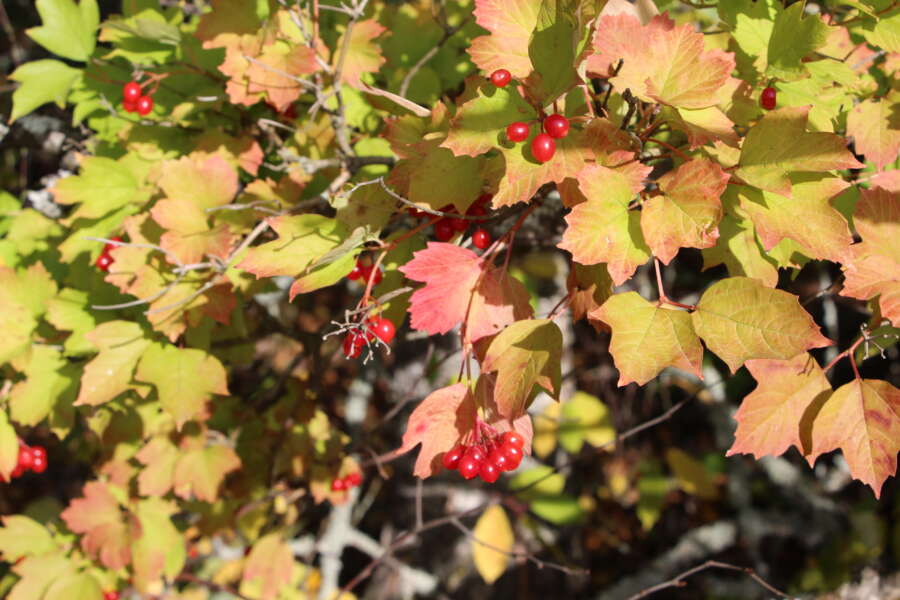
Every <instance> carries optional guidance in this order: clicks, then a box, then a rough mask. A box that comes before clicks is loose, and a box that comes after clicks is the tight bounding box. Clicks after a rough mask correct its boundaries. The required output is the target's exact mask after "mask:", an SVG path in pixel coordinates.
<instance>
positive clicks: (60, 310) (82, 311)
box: [46, 288, 109, 356]
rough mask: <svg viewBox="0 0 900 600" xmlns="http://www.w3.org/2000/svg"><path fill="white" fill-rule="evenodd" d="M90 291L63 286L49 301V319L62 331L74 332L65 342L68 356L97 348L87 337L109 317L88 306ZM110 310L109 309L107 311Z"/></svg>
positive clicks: (91, 351) (82, 353) (86, 352)
mask: <svg viewBox="0 0 900 600" xmlns="http://www.w3.org/2000/svg"><path fill="white" fill-rule="evenodd" d="M88 302H89V300H88V293H87V292H86V291H83V290H77V289H74V288H63V289H62V290H60V292H59V294H58V295H57V296H56V298H51V299H50V300H48V301H47V316H46V319H47V321H48V322H49V323H50V324H51V325H53V326H54V327H56V328H57V329H59V330H60V331H71V332H72V333H71V334H70V335H69V337H68V338H66V341H65V342H64V343H63V349H64V354H65V355H66V356H81V355H84V354H90V353H93V352H95V351H96V350H97V347H96V346H94V344H92V343H91V342H90V340H88V339H87V334H88V333H89V332H91V331H93V330H94V328H96V327H97V324H98V321H100V322H102V321H105V320H107V319H108V318H109V317H108V316H107V315H106V314H105V313H104V312H103V311H92V310H90V309H89V308H88ZM106 312H108V311H106Z"/></svg>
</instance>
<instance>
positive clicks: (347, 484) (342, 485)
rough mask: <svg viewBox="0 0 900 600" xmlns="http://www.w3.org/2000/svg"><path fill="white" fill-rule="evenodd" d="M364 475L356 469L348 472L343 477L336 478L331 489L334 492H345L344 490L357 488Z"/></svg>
mask: <svg viewBox="0 0 900 600" xmlns="http://www.w3.org/2000/svg"><path fill="white" fill-rule="evenodd" d="M362 481H363V477H362V473H360V472H359V471H354V472H352V473H348V474H347V475H344V476H343V477H340V478H338V479H334V480H333V481H332V482H331V491H332V492H343V491H344V490H350V489H352V488H355V487H356V486H358V485H360V484H362Z"/></svg>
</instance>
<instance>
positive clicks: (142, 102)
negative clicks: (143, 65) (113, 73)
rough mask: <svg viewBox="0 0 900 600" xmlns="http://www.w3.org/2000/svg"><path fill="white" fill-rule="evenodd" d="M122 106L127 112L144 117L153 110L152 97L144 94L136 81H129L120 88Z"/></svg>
mask: <svg viewBox="0 0 900 600" xmlns="http://www.w3.org/2000/svg"><path fill="white" fill-rule="evenodd" d="M122 106H123V107H124V108H125V110H126V111H127V112H131V113H134V112H136V113H137V114H139V115H141V116H142V117H144V116H147V115H149V114H150V111H151V110H153V96H151V95H150V94H144V90H143V88H141V84H139V83H138V82H137V81H129V82H128V83H126V84H125V85H123V86H122Z"/></svg>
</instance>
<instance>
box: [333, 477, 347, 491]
mask: <svg viewBox="0 0 900 600" xmlns="http://www.w3.org/2000/svg"><path fill="white" fill-rule="evenodd" d="M346 489H347V482H346V481H344V480H343V479H340V478H338V479H332V480H331V491H332V492H343V491H344V490H346Z"/></svg>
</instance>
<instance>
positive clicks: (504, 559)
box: [472, 504, 515, 584]
mask: <svg viewBox="0 0 900 600" xmlns="http://www.w3.org/2000/svg"><path fill="white" fill-rule="evenodd" d="M472 533H473V537H474V539H473V540H472V560H473V561H474V563H475V568H476V569H478V574H479V575H481V578H482V579H484V580H485V581H486V582H487V583H489V584H490V583H494V582H495V581H497V579H499V578H500V576H501V575H503V572H504V571H506V565H507V563H508V562H509V553H510V552H512V549H513V543H514V542H515V538H514V536H513V530H512V526H510V524H509V518H507V516H506V512H505V511H504V510H503V508H502V507H501V506H500V505H498V504H492V505H491V506H489V507H488V508H487V510H485V511H484V512H483V513H482V514H481V516H480V517H478V522H477V523H476V524H475V529H474V531H473V532H472ZM481 542H484V543H481ZM488 546H490V547H488Z"/></svg>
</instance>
